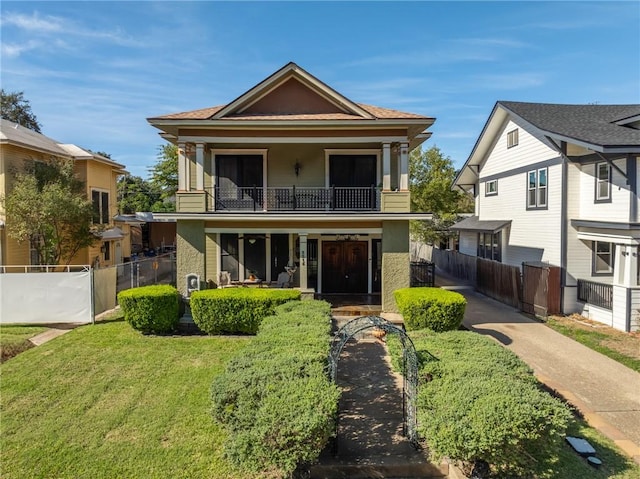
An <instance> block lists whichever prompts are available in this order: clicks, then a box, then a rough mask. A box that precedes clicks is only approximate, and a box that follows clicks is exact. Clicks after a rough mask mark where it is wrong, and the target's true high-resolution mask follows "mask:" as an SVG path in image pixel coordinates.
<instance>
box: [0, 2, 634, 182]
mask: <svg viewBox="0 0 640 479" xmlns="http://www.w3.org/2000/svg"><path fill="white" fill-rule="evenodd" d="M1 8H2V12H1V16H0V18H1V29H2V38H1V43H2V44H1V48H2V50H1V54H2V57H1V65H0V68H1V74H2V77H1V83H2V87H3V88H4V89H5V90H7V91H24V94H25V98H27V99H28V100H29V101H30V103H31V107H32V110H33V112H34V113H35V114H36V115H37V117H38V120H39V121H40V123H42V126H43V128H42V131H43V133H44V134H45V135H47V136H50V137H52V138H54V139H56V140H58V141H60V142H62V143H75V144H77V145H79V146H82V147H85V148H89V149H92V150H94V151H105V152H108V153H110V154H111V155H112V158H113V159H114V160H116V161H118V162H121V163H124V164H125V165H126V166H127V169H128V170H129V171H130V172H131V173H132V174H134V175H140V176H143V177H146V176H147V168H148V167H149V166H151V165H153V164H154V163H155V161H156V154H157V149H158V146H159V145H161V144H162V142H163V140H162V139H161V138H160V137H159V136H158V135H157V130H155V129H154V128H152V127H151V126H150V125H149V124H148V123H147V122H146V118H148V117H151V116H158V115H162V114H166V113H173V112H177V111H185V110H192V109H197V108H205V107H208V106H213V105H219V104H225V103H228V102H229V101H231V100H233V99H235V98H236V97H237V96H239V95H241V94H242V93H244V92H245V91H247V90H248V89H249V88H251V87H253V86H254V85H255V84H256V83H258V82H260V81H261V80H263V79H264V78H265V77H267V76H268V75H270V74H271V73H273V72H274V71H276V70H277V69H279V68H280V67H282V66H283V65H285V64H286V63H288V62H289V61H294V62H296V63H297V64H298V65H300V66H301V67H302V68H304V69H306V70H307V71H308V72H309V73H311V74H313V75H315V76H316V77H318V78H319V79H320V80H322V81H324V82H325V83H327V84H329V85H330V86H332V87H333V88H335V89H336V90H338V91H339V92H340V93H342V94H343V95H345V96H347V97H348V98H350V99H351V100H353V101H356V102H360V103H367V104H372V105H378V106H382V107H386V108H394V109H398V110H403V111H408V112H412V113H420V114H424V115H428V116H435V117H436V118H437V120H436V123H435V124H434V126H433V127H432V128H431V130H432V131H433V136H432V138H431V139H430V140H428V141H427V143H425V146H426V147H428V146H432V145H434V144H435V145H437V146H438V147H440V148H441V150H442V151H443V152H444V153H445V154H446V155H448V156H450V157H451V159H452V160H453V161H454V163H455V165H456V167H460V166H462V164H463V163H464V161H465V160H466V158H467V157H468V155H469V153H470V151H471V149H472V148H473V144H474V143H475V140H476V138H477V136H478V135H479V133H480V131H481V130H482V127H483V125H484V122H485V121H486V119H487V117H488V115H489V113H490V112H491V109H492V107H493V105H494V103H495V102H496V101H497V100H513V101H534V102H549V103H583V104H584V103H595V102H597V103H601V104H606V103H640V2H637V1H630V2H504V1H503V2H480V1H476V2H430V1H424V2H419V1H413V2H382V1H375V2H371V1H370V2H271V1H262V2H204V1H201V2H198V1H196V2H146V1H145V2H115V1H114V2H57V1H49V2H30V1H20V2H13V1H7V0H3V1H2V7H1Z"/></svg>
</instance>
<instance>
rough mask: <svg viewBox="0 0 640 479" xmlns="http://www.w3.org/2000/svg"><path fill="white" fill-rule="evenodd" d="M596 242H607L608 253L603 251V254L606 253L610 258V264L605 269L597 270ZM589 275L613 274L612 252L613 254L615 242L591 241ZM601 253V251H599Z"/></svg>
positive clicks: (604, 242) (605, 242)
mask: <svg viewBox="0 0 640 479" xmlns="http://www.w3.org/2000/svg"><path fill="white" fill-rule="evenodd" d="M598 243H602V244H608V245H609V252H608V253H604V254H608V255H609V258H610V262H611V264H610V265H609V268H608V269H607V271H603V270H600V271H598V270H597V260H598ZM591 248H592V249H591V276H613V261H614V254H615V244H614V243H612V242H610V241H593V242H592V243H591ZM600 254H602V253H600Z"/></svg>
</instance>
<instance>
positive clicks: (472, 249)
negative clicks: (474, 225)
mask: <svg viewBox="0 0 640 479" xmlns="http://www.w3.org/2000/svg"><path fill="white" fill-rule="evenodd" d="M477 252H478V233H474V232H471V231H461V232H460V253H464V254H468V255H471V256H476V254H477Z"/></svg>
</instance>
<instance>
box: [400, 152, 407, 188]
mask: <svg viewBox="0 0 640 479" xmlns="http://www.w3.org/2000/svg"><path fill="white" fill-rule="evenodd" d="M408 189H409V143H400V191H407V190H408Z"/></svg>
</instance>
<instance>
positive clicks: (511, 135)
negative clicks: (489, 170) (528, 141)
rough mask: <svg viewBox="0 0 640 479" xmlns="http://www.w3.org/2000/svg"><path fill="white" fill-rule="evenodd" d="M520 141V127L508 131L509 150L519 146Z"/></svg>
mask: <svg viewBox="0 0 640 479" xmlns="http://www.w3.org/2000/svg"><path fill="white" fill-rule="evenodd" d="M519 143H520V134H519V133H518V128H514V129H513V130H511V131H508V132H507V150H508V149H510V148H513V147H515V146H518V144H519Z"/></svg>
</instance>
